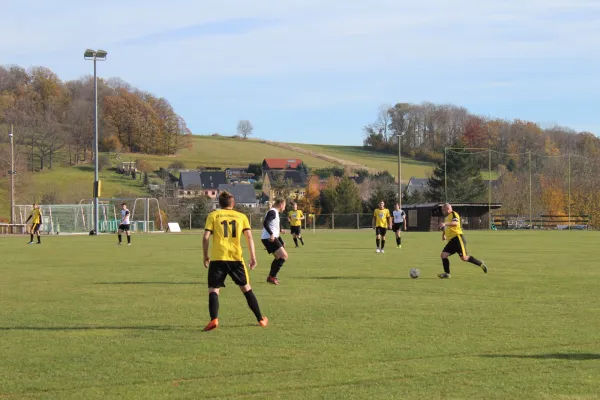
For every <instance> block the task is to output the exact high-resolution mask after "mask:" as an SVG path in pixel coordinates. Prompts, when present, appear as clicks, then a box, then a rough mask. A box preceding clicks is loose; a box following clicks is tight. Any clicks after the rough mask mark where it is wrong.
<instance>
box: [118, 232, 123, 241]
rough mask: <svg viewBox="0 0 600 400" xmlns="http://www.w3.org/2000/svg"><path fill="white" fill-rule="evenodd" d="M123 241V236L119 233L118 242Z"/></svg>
mask: <svg viewBox="0 0 600 400" xmlns="http://www.w3.org/2000/svg"><path fill="white" fill-rule="evenodd" d="M122 241H123V236H121V234H119V243H121V242H122Z"/></svg>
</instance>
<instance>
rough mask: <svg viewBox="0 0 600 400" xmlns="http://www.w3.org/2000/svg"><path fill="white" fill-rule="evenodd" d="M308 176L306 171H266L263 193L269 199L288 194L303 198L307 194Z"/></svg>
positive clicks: (295, 197) (290, 196) (294, 197)
mask: <svg viewBox="0 0 600 400" xmlns="http://www.w3.org/2000/svg"><path fill="white" fill-rule="evenodd" d="M307 186H308V177H307V176H306V174H305V173H304V171H297V170H283V171H266V173H265V178H264V179H263V187H262V188H263V194H264V196H265V197H268V198H269V200H273V199H275V198H276V197H279V196H283V195H286V194H287V195H288V196H287V197H288V198H292V199H301V198H302V197H304V196H305V195H306V189H307Z"/></svg>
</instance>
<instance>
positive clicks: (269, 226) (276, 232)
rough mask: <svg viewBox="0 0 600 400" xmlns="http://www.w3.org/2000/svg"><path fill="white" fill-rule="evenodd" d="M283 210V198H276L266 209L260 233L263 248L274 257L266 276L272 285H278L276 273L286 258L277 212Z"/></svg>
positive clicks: (282, 231)
mask: <svg viewBox="0 0 600 400" xmlns="http://www.w3.org/2000/svg"><path fill="white" fill-rule="evenodd" d="M283 210H285V200H284V199H277V200H275V203H274V204H273V208H271V209H270V210H269V211H267V215H265V220H264V221H263V230H262V234H261V235H260V239H261V241H262V243H263V244H264V245H265V249H267V252H268V253H269V254H273V256H274V257H275V259H274V260H273V262H272V263H271V271H270V272H269V276H268V277H267V282H269V283H272V284H273V285H279V279H277V273H278V272H279V270H280V269H281V267H282V266H283V263H284V262H285V260H287V258H288V254H287V251H285V247H284V246H285V243H284V242H283V239H281V236H280V234H281V233H285V231H284V230H283V229H281V225H280V219H279V213H281V212H283Z"/></svg>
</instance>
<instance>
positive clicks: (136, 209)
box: [80, 197, 166, 233]
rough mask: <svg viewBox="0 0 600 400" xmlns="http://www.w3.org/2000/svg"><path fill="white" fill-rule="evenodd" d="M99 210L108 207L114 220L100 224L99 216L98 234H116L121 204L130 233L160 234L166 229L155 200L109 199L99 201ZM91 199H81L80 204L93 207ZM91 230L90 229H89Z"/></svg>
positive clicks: (149, 198) (142, 198) (146, 198)
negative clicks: (126, 217)
mask: <svg viewBox="0 0 600 400" xmlns="http://www.w3.org/2000/svg"><path fill="white" fill-rule="evenodd" d="M98 201H99V204H100V209H99V212H101V211H102V206H107V207H110V208H111V209H112V210H114V215H115V216H114V219H112V220H110V221H107V222H108V223H107V224H106V225H103V224H102V215H100V216H99V218H98V219H99V225H100V226H99V231H100V233H103V232H104V233H107V232H116V231H117V229H118V227H119V224H120V221H121V204H123V203H125V204H126V205H127V208H128V209H129V211H130V213H131V216H130V227H131V231H132V232H144V233H160V232H164V231H165V228H166V221H164V220H163V213H162V212H161V209H160V203H159V202H158V199H157V198H151V197H138V198H111V199H99V200H98ZM93 202H94V200H93V199H83V200H81V201H80V204H82V205H86V206H88V205H89V206H92V207H93ZM90 230H91V229H90Z"/></svg>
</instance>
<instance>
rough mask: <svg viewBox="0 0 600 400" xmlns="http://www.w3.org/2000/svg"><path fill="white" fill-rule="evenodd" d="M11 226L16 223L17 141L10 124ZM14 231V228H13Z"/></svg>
mask: <svg viewBox="0 0 600 400" xmlns="http://www.w3.org/2000/svg"><path fill="white" fill-rule="evenodd" d="M8 136H9V137H10V171H8V173H9V174H10V224H11V225H13V224H14V223H15V174H16V173H17V171H15V141H14V138H13V125H12V124H10V134H9V135H8ZM11 229H14V226H13V227H11Z"/></svg>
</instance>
